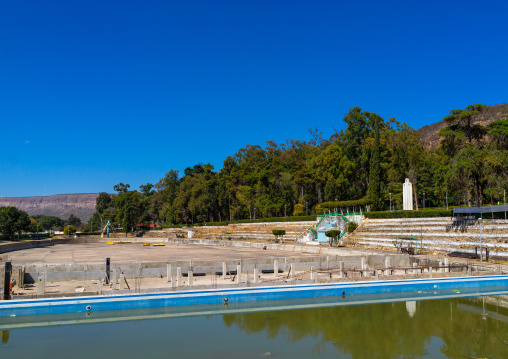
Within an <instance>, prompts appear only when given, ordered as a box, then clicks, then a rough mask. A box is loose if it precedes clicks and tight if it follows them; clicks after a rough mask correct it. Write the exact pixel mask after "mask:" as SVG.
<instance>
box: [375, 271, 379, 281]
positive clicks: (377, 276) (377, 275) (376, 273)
mask: <svg viewBox="0 0 508 359" xmlns="http://www.w3.org/2000/svg"><path fill="white" fill-rule="evenodd" d="M374 277H375V278H376V280H379V274H378V271H377V269H374Z"/></svg>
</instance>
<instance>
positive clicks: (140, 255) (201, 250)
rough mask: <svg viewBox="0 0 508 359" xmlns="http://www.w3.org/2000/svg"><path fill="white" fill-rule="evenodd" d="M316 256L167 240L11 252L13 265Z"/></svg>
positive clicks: (93, 244) (88, 244)
mask: <svg viewBox="0 0 508 359" xmlns="http://www.w3.org/2000/svg"><path fill="white" fill-rule="evenodd" d="M272 256H273V257H284V256H291V257H304V256H315V254H311V253H299V252H290V253H288V252H287V251H283V250H270V249H267V250H263V249H257V248H240V247H219V246H204V245H200V246H196V245H189V244H173V243H166V245H165V246H155V247H154V246H143V244H142V243H128V244H115V245H108V244H106V243H84V244H56V245H54V246H50V247H41V248H29V249H23V250H19V251H15V252H10V253H9V257H10V258H11V260H12V262H13V263H15V264H16V265H21V264H48V265H51V264H82V263H87V264H93V263H104V261H105V259H106V258H107V257H109V258H111V260H112V261H114V262H117V263H118V262H122V263H128V262H164V261H170V260H204V259H244V258H260V257H272Z"/></svg>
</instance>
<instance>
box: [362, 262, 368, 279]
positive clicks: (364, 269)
mask: <svg viewBox="0 0 508 359" xmlns="http://www.w3.org/2000/svg"><path fill="white" fill-rule="evenodd" d="M362 269H363V276H364V277H367V275H368V273H367V265H366V264H364V265H363V268H362Z"/></svg>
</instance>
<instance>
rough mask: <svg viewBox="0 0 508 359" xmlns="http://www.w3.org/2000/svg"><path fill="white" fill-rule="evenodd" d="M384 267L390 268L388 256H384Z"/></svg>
mask: <svg viewBox="0 0 508 359" xmlns="http://www.w3.org/2000/svg"><path fill="white" fill-rule="evenodd" d="M385 268H386V269H388V268H390V257H388V256H386V258H385Z"/></svg>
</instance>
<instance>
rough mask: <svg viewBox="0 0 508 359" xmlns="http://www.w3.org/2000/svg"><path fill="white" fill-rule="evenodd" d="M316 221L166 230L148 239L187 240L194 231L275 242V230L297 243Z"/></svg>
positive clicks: (207, 235) (202, 234)
mask: <svg viewBox="0 0 508 359" xmlns="http://www.w3.org/2000/svg"><path fill="white" fill-rule="evenodd" d="M315 224H316V222H315V221H308V222H266V223H238V224H229V225H227V226H200V227H183V228H164V229H163V230H161V231H150V233H147V234H146V236H147V237H154V236H156V237H161V238H162V237H170V238H187V236H188V231H193V232H194V233H193V238H210V239H222V240H228V239H231V240H257V241H274V240H275V237H274V235H273V234H272V231H273V230H274V229H283V230H285V231H286V235H285V236H284V237H283V241H284V242H297V241H299V240H300V239H301V238H302V236H303V235H304V234H305V233H306V232H307V230H308V228H309V227H312V226H313V225H315Z"/></svg>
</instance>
